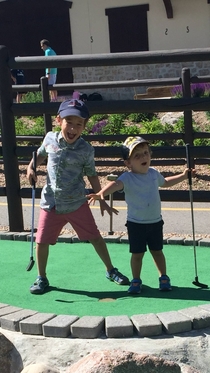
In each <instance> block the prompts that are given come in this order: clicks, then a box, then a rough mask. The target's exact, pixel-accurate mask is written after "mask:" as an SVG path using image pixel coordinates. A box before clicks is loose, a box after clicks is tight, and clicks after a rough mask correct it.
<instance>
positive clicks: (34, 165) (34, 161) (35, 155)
mask: <svg viewBox="0 0 210 373" xmlns="http://www.w3.org/2000/svg"><path fill="white" fill-rule="evenodd" d="M32 155H33V163H32V168H33V171H34V172H35V174H36V157H37V154H36V152H35V151H34V152H33V153H32ZM32 186H33V188H34V189H35V186H36V182H35V180H34V179H33V180H32Z"/></svg>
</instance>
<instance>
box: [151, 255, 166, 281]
mask: <svg viewBox="0 0 210 373" xmlns="http://www.w3.org/2000/svg"><path fill="white" fill-rule="evenodd" d="M150 252H151V254H152V256H153V259H154V262H155V265H156V267H157V269H158V272H159V275H160V277H161V276H162V275H166V260H165V256H164V254H163V251H162V250H159V251H154V250H150Z"/></svg>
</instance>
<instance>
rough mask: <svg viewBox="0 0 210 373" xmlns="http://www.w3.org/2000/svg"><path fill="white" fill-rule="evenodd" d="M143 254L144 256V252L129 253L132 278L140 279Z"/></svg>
mask: <svg viewBox="0 0 210 373" xmlns="http://www.w3.org/2000/svg"><path fill="white" fill-rule="evenodd" d="M143 256H144V253H139V254H131V260H130V263H131V271H132V275H133V278H139V279H140V274H141V268H142V260H143Z"/></svg>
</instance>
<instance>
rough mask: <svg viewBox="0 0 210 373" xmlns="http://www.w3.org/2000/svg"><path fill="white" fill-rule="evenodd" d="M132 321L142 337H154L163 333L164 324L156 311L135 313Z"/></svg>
mask: <svg viewBox="0 0 210 373" xmlns="http://www.w3.org/2000/svg"><path fill="white" fill-rule="evenodd" d="M131 321H132V323H133V325H134V326H135V328H136V330H137V333H138V335H139V336H140V337H152V336H155V335H160V334H162V324H161V322H160V320H159V319H158V317H157V316H156V315H155V314H154V313H148V314H146V315H142V314H140V315H133V316H131Z"/></svg>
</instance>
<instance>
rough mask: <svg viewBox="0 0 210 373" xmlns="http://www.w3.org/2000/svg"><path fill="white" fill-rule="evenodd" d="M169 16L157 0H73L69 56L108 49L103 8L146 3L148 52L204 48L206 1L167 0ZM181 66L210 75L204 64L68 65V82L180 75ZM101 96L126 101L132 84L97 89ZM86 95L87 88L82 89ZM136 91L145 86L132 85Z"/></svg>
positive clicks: (209, 27)
mask: <svg viewBox="0 0 210 373" xmlns="http://www.w3.org/2000/svg"><path fill="white" fill-rule="evenodd" d="M171 2H172V6H173V18H172V19H168V18H167V15H166V10H165V7H164V4H163V1H162V0H148V1H145V0H132V1H130V0H76V1H74V2H73V5H72V8H71V10H70V19H71V34H72V47H73V53H74V54H92V53H93V54H94V53H109V52H110V47H109V30H108V17H107V16H106V15H105V9H106V8H113V7H120V6H129V5H137V4H138V5H140V4H149V11H148V12H147V17H148V36H149V50H150V51H155V50H172V49H191V48H207V47H209V40H210V39H209V35H210V4H208V3H207V0H175V1H174V0H172V1H171ZM182 67H189V68H190V70H191V75H210V62H203V63H202V62H194V63H185V64H184V63H183V64H181V63H176V64H165V65H164V64H158V65H140V66H113V67H97V68H95V67H93V68H90V67H89V68H74V69H73V76H74V82H91V81H110V80H126V79H149V78H169V77H180V76H181V69H182ZM98 91H99V92H100V93H101V94H102V96H103V97H104V99H132V98H133V95H134V93H135V91H134V89H133V88H118V89H104V90H103V89H100V90H98ZM84 92H85V93H90V91H84ZM136 92H137V93H142V92H145V87H142V88H140V87H139V88H136Z"/></svg>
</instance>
